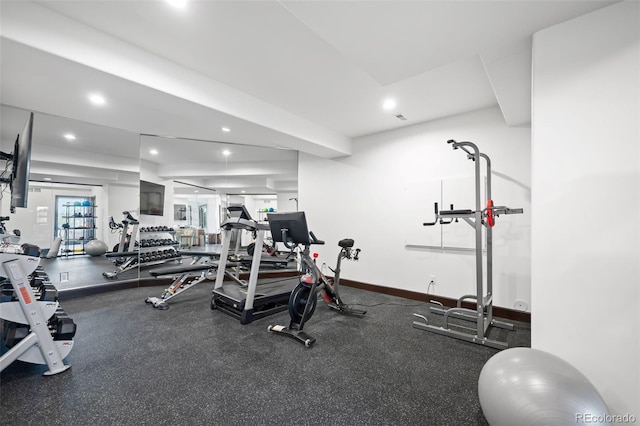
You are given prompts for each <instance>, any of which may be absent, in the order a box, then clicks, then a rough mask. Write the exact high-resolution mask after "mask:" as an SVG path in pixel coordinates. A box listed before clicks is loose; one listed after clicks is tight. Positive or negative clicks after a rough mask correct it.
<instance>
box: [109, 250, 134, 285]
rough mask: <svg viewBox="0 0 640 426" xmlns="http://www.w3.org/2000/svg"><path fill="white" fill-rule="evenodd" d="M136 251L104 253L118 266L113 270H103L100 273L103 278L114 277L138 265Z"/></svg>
mask: <svg viewBox="0 0 640 426" xmlns="http://www.w3.org/2000/svg"><path fill="white" fill-rule="evenodd" d="M139 254H140V252H138V251H126V252H122V253H106V254H105V256H106V257H109V258H113V261H114V262H115V264H116V265H117V266H118V267H117V268H116V270H115V271H113V272H103V273H102V275H103V276H104V277H105V278H115V277H117V276H118V275H119V274H121V273H123V272H125V271H128V270H130V269H133V268H136V267H138V255H139Z"/></svg>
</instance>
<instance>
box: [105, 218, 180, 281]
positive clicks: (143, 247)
mask: <svg viewBox="0 0 640 426" xmlns="http://www.w3.org/2000/svg"><path fill="white" fill-rule="evenodd" d="M139 232H140V242H139V243H137V244H136V247H135V251H131V252H124V253H107V257H111V258H114V259H115V260H114V262H115V264H116V265H117V268H116V270H115V271H113V272H103V273H102V275H103V276H104V277H105V278H109V279H112V278H116V277H117V276H118V275H120V274H122V273H123V272H126V271H129V270H131V269H134V268H139V267H147V266H153V265H160V264H162V263H165V262H167V261H169V260H177V261H181V260H182V256H181V255H180V252H179V251H178V250H177V249H176V247H178V246H179V243H178V242H177V241H176V240H175V234H176V232H175V230H173V228H169V227H167V226H148V227H141V228H140V229H139ZM167 235H169V236H170V238H166V236H167ZM161 236H164V237H165V238H159V237H161ZM158 241H159V242H160V243H157V242H158Z"/></svg>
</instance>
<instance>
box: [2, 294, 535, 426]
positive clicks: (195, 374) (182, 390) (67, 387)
mask: <svg viewBox="0 0 640 426" xmlns="http://www.w3.org/2000/svg"><path fill="white" fill-rule="evenodd" d="M212 287H213V283H209V282H205V283H202V284H200V285H198V286H196V287H194V288H193V289H191V290H189V291H187V292H185V293H183V294H181V295H179V296H178V297H176V298H174V299H173V300H172V301H170V306H171V307H170V309H168V310H165V311H160V310H156V309H153V308H152V307H151V306H150V305H147V304H145V303H144V299H145V298H146V297H147V296H159V295H160V293H161V291H162V287H140V288H132V289H125V290H118V291H112V292H107V293H101V294H95V295H91V296H84V297H77V298H72V299H69V300H64V301H63V302H62V307H63V308H64V309H65V310H66V311H67V313H68V314H69V315H70V316H71V317H72V318H73V319H74V321H75V322H76V324H77V325H78V331H77V334H76V336H75V339H74V348H73V350H72V351H71V353H70V354H69V356H68V357H67V358H66V362H67V363H68V364H70V365H71V366H72V367H71V369H69V370H68V371H66V372H64V373H62V374H58V375H55V376H51V377H44V376H42V375H41V374H42V373H43V372H44V371H45V370H46V368H45V367H44V366H42V365H32V364H26V363H22V362H14V363H13V364H12V365H11V366H10V367H9V368H7V369H6V370H5V371H3V372H2V373H1V374H0V413H1V421H0V423H2V424H3V425H36V424H37V425H147V424H148V425H169V424H171V425H211V424H213V425H286V424H299V425H367V426H372V425H476V424H479V425H484V424H487V423H486V420H485V418H484V416H483V415H482V411H481V409H480V404H479V401H478V395H477V380H478V376H479V374H480V371H481V369H482V366H483V365H484V363H485V362H486V361H487V360H488V359H489V358H490V357H491V356H492V355H494V354H495V353H497V350H495V349H491V348H488V347H484V346H479V345H475V344H471V343H467V342H463V341H459V340H456V339H452V338H449V337H445V336H440V335H437V334H434V333H429V332H426V331H423V330H418V329H415V328H413V327H412V325H411V324H412V321H413V319H414V317H413V316H412V314H413V312H418V313H422V314H425V313H426V311H427V306H426V305H424V304H420V303H419V302H415V301H410V300H405V299H400V298H396V297H393V296H388V295H383V294H378V293H373V292H367V291H363V290H357V289H353V288H346V287H345V288H343V298H344V299H345V300H346V301H347V302H348V303H353V304H360V305H364V306H367V307H366V309H367V310H368V313H367V315H366V316H365V317H364V318H354V317H347V316H341V315H339V314H337V313H335V312H333V311H331V310H329V309H328V307H327V306H326V305H324V304H323V303H322V302H319V303H318V307H317V309H316V312H315V314H314V316H313V317H312V318H311V320H310V321H309V322H308V323H307V325H306V326H305V331H307V332H308V333H309V334H311V335H312V336H314V337H315V338H317V342H316V344H315V345H314V346H313V347H312V348H305V347H304V346H303V345H301V344H299V343H297V342H295V341H294V340H292V339H288V338H286V337H283V336H279V335H275V334H273V333H269V332H268V331H267V326H268V325H270V324H283V325H287V324H288V319H289V316H288V313H287V312H286V311H284V312H281V313H278V314H275V315H272V316H270V317H267V318H263V319H260V320H258V321H255V322H253V323H250V324H247V325H241V324H240V323H239V321H238V320H236V319H234V318H232V317H230V316H228V315H225V314H224V313H222V312H219V311H215V310H214V311H212V310H211V309H210V294H211V289H212ZM430 318H431V316H430ZM434 321H437V316H435V318H434ZM515 325H516V330H515V331H511V332H507V331H504V330H495V332H496V333H498V335H496V336H495V337H497V338H500V339H507V340H508V342H509V343H510V345H512V346H529V345H530V327H529V324H524V323H515Z"/></svg>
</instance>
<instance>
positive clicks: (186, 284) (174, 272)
mask: <svg viewBox="0 0 640 426" xmlns="http://www.w3.org/2000/svg"><path fill="white" fill-rule="evenodd" d="M209 254H211V255H213V254H214V253H209ZM205 255H208V254H204V255H203V256H201V257H204V256H205ZM212 257H213V256H212ZM198 259H200V257H198ZM216 268H217V264H213V263H206V262H205V263H194V264H191V265H177V266H165V267H164V268H157V269H153V270H151V271H149V275H151V276H152V277H154V278H158V277H162V276H169V275H171V276H177V278H175V279H174V280H173V282H172V283H171V285H170V286H169V287H167V288H165V289H164V291H163V292H162V295H160V297H147V298H146V299H145V300H144V301H145V303H148V304H150V305H151V306H153V307H154V308H158V309H162V310H164V309H169V305H168V304H167V301H169V299H172V298H174V297H175V296H177V295H179V294H180V293H183V292H185V291H187V290H189V289H190V288H192V287H194V286H196V285H198V284H200V283H201V282H202V281H204V280H206V279H207V275H208V274H209V273H211V272H210V271H212V270H213V269H216Z"/></svg>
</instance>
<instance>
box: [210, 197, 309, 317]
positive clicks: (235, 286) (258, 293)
mask: <svg viewBox="0 0 640 426" xmlns="http://www.w3.org/2000/svg"><path fill="white" fill-rule="evenodd" d="M227 210H228V211H229V216H230V217H229V218H228V219H227V220H225V221H224V222H223V223H222V225H220V227H221V228H222V249H221V252H220V261H219V262H218V271H217V274H216V282H215V286H214V289H213V294H212V297H211V309H218V310H221V311H222V312H224V313H226V314H229V315H231V316H233V317H235V318H237V319H239V320H240V323H241V324H248V323H250V322H252V321H253V320H255V319H258V318H263V317H265V316H267V315H271V314H274V313H276V312H281V311H283V310H285V309H287V304H288V301H289V296H290V294H291V291H292V290H293V288H294V287H295V285H296V284H297V282H296V280H295V279H280V280H277V281H272V282H264V283H258V275H259V273H260V264H261V262H265V261H271V259H265V258H264V257H263V255H262V250H254V253H253V256H252V258H251V270H250V272H249V280H248V282H245V281H243V280H241V279H240V278H239V277H238V276H237V275H234V274H231V273H230V272H229V271H228V270H227V268H228V267H236V268H237V267H239V266H240V262H233V261H232V260H230V257H229V246H230V245H231V233H232V231H234V230H240V231H241V230H247V231H250V232H255V246H256V247H262V246H263V242H264V234H265V232H266V231H268V230H269V225H268V224H267V223H262V222H258V221H255V220H253V219H252V218H251V215H250V214H249V212H248V211H247V209H246V207H245V206H243V205H232V206H229V207H228V208H227ZM238 238H240V235H238ZM225 277H228V278H230V279H231V281H232V282H231V283H227V284H225V282H224V281H225Z"/></svg>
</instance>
